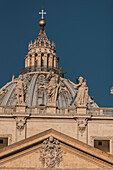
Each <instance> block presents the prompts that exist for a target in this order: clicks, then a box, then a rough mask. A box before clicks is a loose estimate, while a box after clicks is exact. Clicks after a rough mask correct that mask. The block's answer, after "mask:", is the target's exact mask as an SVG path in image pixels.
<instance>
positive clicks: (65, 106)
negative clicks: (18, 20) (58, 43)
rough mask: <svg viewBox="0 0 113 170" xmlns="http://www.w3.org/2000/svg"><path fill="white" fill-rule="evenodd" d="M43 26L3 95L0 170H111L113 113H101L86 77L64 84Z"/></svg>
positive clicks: (103, 110)
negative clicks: (16, 75)
mask: <svg viewBox="0 0 113 170" xmlns="http://www.w3.org/2000/svg"><path fill="white" fill-rule="evenodd" d="M39 25H40V27H41V29H40V32H39V35H38V38H37V39H36V40H35V41H34V43H33V42H31V43H30V44H29V47H28V54H27V55H26V57H25V68H24V69H23V70H22V71H21V72H20V75H19V77H18V78H15V76H13V77H12V81H11V82H9V83H7V84H6V85H5V86H4V87H3V88H1V89H0V147H1V148H3V147H4V146H7V145H9V146H7V147H4V148H3V149H1V150H0V169H36V168H38V169H55V168H59V169H66V168H67V169H75V168H78V169H79V168H83V169H87V168H89V169H99V168H103V169H109V168H113V156H112V155H113V134H112V131H113V116H112V114H113V108H100V107H98V105H97V104H96V103H95V102H94V100H93V98H92V97H90V96H89V94H88V87H87V85H86V81H85V80H84V78H83V77H81V76H80V77H79V79H76V80H77V82H76V84H75V83H73V82H71V81H70V80H68V79H65V78H64V74H65V72H63V71H62V70H61V68H60V69H58V61H59V58H58V57H57V55H56V49H55V44H54V42H52V44H51V43H50V41H49V40H48V38H47V36H46V32H45V29H44V26H45V21H44V20H41V21H40V23H39ZM111 91H112V90H111ZM34 135H35V136H34ZM4 141H5V143H4ZM96 148H98V149H96ZM99 149H100V150H99ZM101 150H102V151H101ZM105 152H106V153H105Z"/></svg>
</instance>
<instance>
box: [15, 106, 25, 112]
mask: <svg viewBox="0 0 113 170" xmlns="http://www.w3.org/2000/svg"><path fill="white" fill-rule="evenodd" d="M25 111H26V105H25V104H21V105H16V112H17V113H19V112H23V113H24V112H25Z"/></svg>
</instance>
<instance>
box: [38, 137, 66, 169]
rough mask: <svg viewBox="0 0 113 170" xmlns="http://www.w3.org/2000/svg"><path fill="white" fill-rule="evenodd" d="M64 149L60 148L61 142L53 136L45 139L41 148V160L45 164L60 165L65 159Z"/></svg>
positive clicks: (48, 165) (49, 165)
mask: <svg viewBox="0 0 113 170" xmlns="http://www.w3.org/2000/svg"><path fill="white" fill-rule="evenodd" d="M62 154H63V150H62V149H61V148H60V143H59V141H58V140H57V139H55V138H54V137H53V136H50V137H49V138H48V139H46V140H44V141H43V146H42V148H41V150H40V161H41V163H42V165H43V167H44V166H46V167H48V168H53V167H55V166H56V165H57V166H59V165H60V162H61V161H63V155H62Z"/></svg>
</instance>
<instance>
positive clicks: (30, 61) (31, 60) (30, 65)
mask: <svg viewBox="0 0 113 170" xmlns="http://www.w3.org/2000/svg"><path fill="white" fill-rule="evenodd" d="M31 66H32V57H30V67H31Z"/></svg>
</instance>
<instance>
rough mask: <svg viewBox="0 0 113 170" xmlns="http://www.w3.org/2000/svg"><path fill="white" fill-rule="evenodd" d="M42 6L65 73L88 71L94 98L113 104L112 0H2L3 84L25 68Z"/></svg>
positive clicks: (85, 73) (0, 81) (0, 66)
mask: <svg viewBox="0 0 113 170" xmlns="http://www.w3.org/2000/svg"><path fill="white" fill-rule="evenodd" d="M41 9H44V10H45V11H46V12H47V15H46V17H45V20H46V23H47V24H46V32H47V36H48V38H49V39H50V40H51V41H55V43H56V50H57V55H58V56H59V58H60V66H62V69H63V71H66V72H67V74H66V75H65V77H66V78H68V79H70V80H72V81H73V82H76V81H75V78H76V77H79V76H83V77H84V78H85V79H86V80H87V85H88V87H89V94H90V96H94V100H95V102H96V103H97V104H98V105H99V106H104V107H113V95H111V94H110V88H111V87H112V86H113V0H0V58H1V60H0V61H1V62H0V87H2V86H3V85H4V84H6V83H7V82H9V81H11V78H12V75H13V74H14V75H15V76H16V77H17V76H18V74H19V71H20V70H21V69H23V68H24V57H25V55H26V54H27V48H28V43H29V42H30V41H31V40H34V39H36V38H37V36H38V32H39V29H40V28H39V25H38V22H39V20H40V16H39V15H38V12H39V11H40V10H41Z"/></svg>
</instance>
